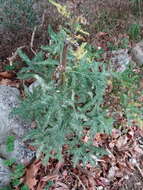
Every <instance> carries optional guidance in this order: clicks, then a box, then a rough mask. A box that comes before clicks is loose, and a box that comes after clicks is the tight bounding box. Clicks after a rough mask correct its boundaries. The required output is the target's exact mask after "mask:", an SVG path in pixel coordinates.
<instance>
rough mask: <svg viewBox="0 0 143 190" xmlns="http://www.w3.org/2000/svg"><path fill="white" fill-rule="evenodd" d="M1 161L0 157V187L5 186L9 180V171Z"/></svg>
mask: <svg viewBox="0 0 143 190" xmlns="http://www.w3.org/2000/svg"><path fill="white" fill-rule="evenodd" d="M3 161H4V160H3V159H1V158H0V188H3V187H4V186H7V185H8V184H9V183H10V180H11V171H10V170H9V169H8V167H7V166H5V165H4V163H3Z"/></svg>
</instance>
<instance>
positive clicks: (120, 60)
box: [110, 49, 131, 72]
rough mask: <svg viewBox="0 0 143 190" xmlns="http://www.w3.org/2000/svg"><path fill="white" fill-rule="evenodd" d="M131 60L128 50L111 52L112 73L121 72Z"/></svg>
mask: <svg viewBox="0 0 143 190" xmlns="http://www.w3.org/2000/svg"><path fill="white" fill-rule="evenodd" d="M130 61H131V58H130V56H129V54H128V49H120V50H114V51H112V52H111V59H110V62H111V64H110V66H111V68H112V69H113V70H114V71H117V72H123V71H124V70H125V69H126V68H127V65H128V64H129V62H130Z"/></svg>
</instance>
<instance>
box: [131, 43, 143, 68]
mask: <svg viewBox="0 0 143 190" xmlns="http://www.w3.org/2000/svg"><path fill="white" fill-rule="evenodd" d="M131 56H132V59H133V61H135V62H136V63H137V64H139V65H143V41H142V42H139V43H137V44H136V45H135V46H134V47H133V48H132V50H131Z"/></svg>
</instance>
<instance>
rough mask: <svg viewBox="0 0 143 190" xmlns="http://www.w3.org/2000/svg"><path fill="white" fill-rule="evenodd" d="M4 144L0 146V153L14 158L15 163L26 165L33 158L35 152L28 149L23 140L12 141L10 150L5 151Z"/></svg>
mask: <svg viewBox="0 0 143 190" xmlns="http://www.w3.org/2000/svg"><path fill="white" fill-rule="evenodd" d="M6 150H7V149H6V144H2V145H1V146H0V153H1V154H2V156H3V157H5V158H6V159H8V160H10V159H14V160H15V161H16V163H17V164H24V165H28V164H29V163H30V162H31V161H32V160H33V159H34V158H35V152H34V151H31V150H30V149H28V148H27V147H26V146H25V145H24V143H23V142H21V141H20V140H18V139H16V140H15V142H14V150H13V151H12V152H7V151H6Z"/></svg>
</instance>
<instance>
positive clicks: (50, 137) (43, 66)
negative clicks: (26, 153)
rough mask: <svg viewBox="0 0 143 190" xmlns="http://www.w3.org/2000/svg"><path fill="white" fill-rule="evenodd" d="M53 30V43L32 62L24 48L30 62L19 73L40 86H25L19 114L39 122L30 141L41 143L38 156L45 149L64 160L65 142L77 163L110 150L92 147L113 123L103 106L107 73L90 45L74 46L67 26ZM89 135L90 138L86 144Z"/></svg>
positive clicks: (26, 58) (35, 144)
mask: <svg viewBox="0 0 143 190" xmlns="http://www.w3.org/2000/svg"><path fill="white" fill-rule="evenodd" d="M49 33H50V36H51V40H50V45H48V46H44V47H42V48H41V49H42V50H41V51H40V52H39V53H37V55H36V56H35V57H34V58H33V59H32V60H30V59H29V58H28V56H27V55H26V54H24V53H23V52H22V51H21V50H20V51H19V56H20V57H21V58H22V60H23V61H24V62H25V63H26V64H27V67H24V68H23V69H22V70H21V72H20V73H19V77H20V78H21V79H27V78H35V79H36V80H37V82H38V84H39V86H38V87H36V88H34V90H33V92H32V93H31V92H29V90H28V89H27V88H25V89H26V98H25V99H24V100H23V101H22V102H21V105H20V107H19V108H17V109H16V110H15V113H16V114H19V115H20V116H22V117H23V118H25V119H28V120H30V121H32V120H34V121H36V124H37V127H36V128H35V129H32V131H31V132H30V133H29V134H28V135H27V137H26V139H31V140H32V141H33V143H32V144H33V145H34V146H35V147H37V156H39V155H41V153H44V155H45V158H44V162H45V163H47V161H48V160H49V158H50V157H54V158H57V159H59V160H60V159H62V151H63V147H64V146H65V145H66V146H67V147H68V148H67V152H68V153H69V154H70V155H72V159H73V161H74V163H75V164H76V163H77V162H78V161H80V160H82V161H83V163H86V162H88V161H90V162H94V156H93V155H96V156H97V155H99V154H102V153H105V151H103V150H102V149H99V148H97V147H95V146H93V139H94V136H95V134H96V133H98V132H102V133H104V132H106V133H109V132H110V131H111V126H112V120H111V119H110V118H107V117H106V111H105V110H103V109H102V108H101V104H102V103H103V96H104V93H105V88H106V82H107V77H108V73H107V71H106V70H105V67H104V65H102V64H101V63H98V62H95V61H94V59H93V55H92V56H90V55H91V54H90V52H89V50H88V49H89V48H87V44H86V43H81V45H79V46H78V47H75V42H73V41H72V40H71V38H70V36H69V35H68V32H65V30H61V31H60V32H59V33H54V32H53V31H52V30H51V28H49ZM65 42H66V43H68V47H67V45H65ZM65 47H67V53H66V63H65V66H64V69H63V70H61V71H60V72H57V73H56V71H57V68H58V66H59V65H60V66H62V64H63V62H64V61H65V57H64V55H63V54H64V51H65ZM45 55H46V56H48V58H45ZM59 60H60V61H59ZM54 74H56V75H57V76H58V75H59V80H55V79H54ZM85 136H87V137H88V141H87V142H84V137H85ZM53 152H54V153H53Z"/></svg>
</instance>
